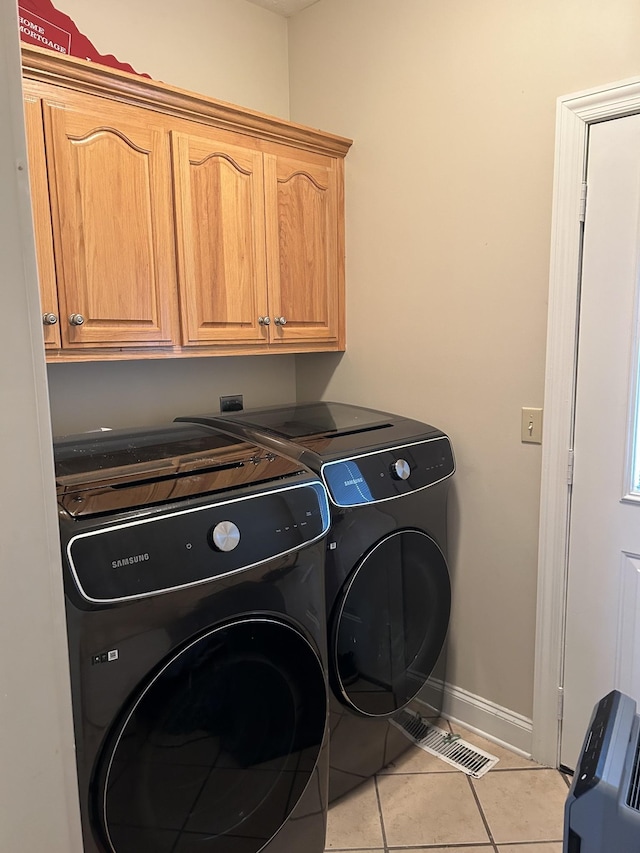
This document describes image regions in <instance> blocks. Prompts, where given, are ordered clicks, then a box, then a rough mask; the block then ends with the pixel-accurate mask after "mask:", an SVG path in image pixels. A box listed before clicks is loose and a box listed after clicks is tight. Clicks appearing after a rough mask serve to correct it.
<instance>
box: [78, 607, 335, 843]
mask: <svg viewBox="0 0 640 853" xmlns="http://www.w3.org/2000/svg"><path fill="white" fill-rule="evenodd" d="M326 718H327V693H326V688H325V679H324V674H323V669H322V664H321V662H320V660H319V658H318V656H317V654H316V652H315V651H314V649H313V648H312V646H311V645H310V644H309V643H308V642H307V640H306V639H305V638H304V637H303V635H302V634H301V633H299V632H298V631H296V630H295V629H293V628H291V627H289V626H288V625H286V624H285V623H282V622H278V621H275V620H270V619H268V618H264V619H260V618H251V619H245V620H239V621H237V622H234V623H231V624H229V625H226V626H223V627H220V628H217V629H214V630H212V631H210V632H208V633H206V634H204V635H203V636H200V637H199V638H198V639H197V640H195V641H194V642H192V643H190V644H189V645H188V646H187V647H186V648H183V649H182V650H181V651H180V652H178V653H177V654H175V655H174V656H173V657H171V659H170V660H169V661H168V662H167V663H165V665H164V666H163V667H162V668H161V669H160V671H159V672H158V673H157V674H156V675H155V676H154V677H153V678H152V679H151V680H150V682H149V683H148V684H147V685H146V686H145V687H144V689H143V690H142V691H141V692H140V693H139V694H138V695H137V697H135V698H134V699H133V701H132V703H131V705H130V706H129V708H128V710H127V711H126V712H125V714H124V716H123V719H122V721H121V723H120V725H119V726H118V727H117V730H116V731H115V732H114V734H113V736H112V738H111V739H110V742H109V745H108V747H107V749H106V750H105V751H104V754H103V759H102V761H101V762H100V766H99V768H98V772H97V774H96V784H95V791H96V799H95V803H94V814H95V816H96V817H97V822H98V823H99V825H100V829H101V833H102V836H103V840H104V841H105V842H106V844H107V849H109V850H112V851H114V853H182V851H184V853H187V852H188V851H194V850H198V851H202V853H256V851H258V850H261V849H262V847H263V846H264V845H265V844H266V842H267V841H268V840H269V839H270V838H272V837H273V835H275V833H276V832H277V831H278V829H279V828H280V827H281V826H282V824H283V823H284V822H285V821H286V819H287V817H288V816H289V814H290V813H291V811H292V810H293V808H294V807H295V805H296V803H297V802H298V800H299V799H300V797H301V795H302V793H303V791H304V789H305V787H306V785H307V782H308V781H309V779H310V777H311V775H312V774H313V772H314V769H315V766H316V762H317V759H318V756H319V753H320V749H321V746H322V741H323V737H324V732H325V725H326Z"/></svg>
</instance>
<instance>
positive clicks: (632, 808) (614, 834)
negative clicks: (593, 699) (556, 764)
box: [562, 690, 640, 853]
mask: <svg viewBox="0 0 640 853" xmlns="http://www.w3.org/2000/svg"><path fill="white" fill-rule="evenodd" d="M562 849H563V851H564V853H639V851H640V717H639V716H638V714H637V713H636V703H635V702H634V701H633V700H632V699H631V698H630V697H629V696H626V695H625V694H624V693H621V692H620V691H619V690H612V691H611V693H608V694H607V695H606V696H605V697H604V698H603V699H601V700H600V701H599V702H598V704H597V705H596V706H595V708H594V710H593V713H592V715H591V720H590V722H589V727H588V729H587V733H586V735H585V739H584V743H583V746H582V750H581V753H580V759H579V761H578V766H577V768H576V771H575V773H574V776H573V782H572V784H571V788H570V790H569V796H568V797H567V801H566V804H565V810H564V843H563V848H562Z"/></svg>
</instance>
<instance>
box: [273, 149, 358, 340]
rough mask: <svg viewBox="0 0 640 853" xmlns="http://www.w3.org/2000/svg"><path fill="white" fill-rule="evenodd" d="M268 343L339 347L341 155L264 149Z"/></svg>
mask: <svg viewBox="0 0 640 853" xmlns="http://www.w3.org/2000/svg"><path fill="white" fill-rule="evenodd" d="M265 198H266V202H265V207H266V228H267V247H268V250H267V270H268V278H269V295H270V301H269V305H270V313H271V323H272V325H271V342H272V343H280V344H298V345H301V344H311V345H313V344H333V345H334V347H335V348H339V347H344V280H343V276H344V273H343V269H344V246H343V238H342V234H343V230H344V229H343V222H342V207H341V205H342V160H338V159H336V158H334V157H324V156H321V155H314V154H312V153H309V154H305V153H303V152H300V153H299V154H297V155H292V154H289V153H287V154H286V155H281V154H278V153H275V154H265Z"/></svg>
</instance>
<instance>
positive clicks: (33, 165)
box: [24, 94, 60, 349]
mask: <svg viewBox="0 0 640 853" xmlns="http://www.w3.org/2000/svg"><path fill="white" fill-rule="evenodd" d="M24 116H25V125H26V131H27V153H28V157H29V180H30V182H31V208H32V211H33V225H34V230H35V241H36V259H37V262H38V280H39V282H40V303H41V307H42V320H43V331H44V343H45V347H46V348H47V349H50V348H58V347H59V346H60V322H59V319H60V316H59V314H60V312H59V310H58V291H57V287H56V267H55V261H54V255H53V235H52V233H51V209H50V207H49V185H48V179H47V162H46V158H45V153H44V131H43V127H42V103H41V101H40V99H39V98H37V97H34V96H31V95H29V94H27V95H25V99H24Z"/></svg>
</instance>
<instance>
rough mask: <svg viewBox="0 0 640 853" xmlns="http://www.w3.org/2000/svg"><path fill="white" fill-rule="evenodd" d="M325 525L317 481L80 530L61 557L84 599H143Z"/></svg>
mask: <svg viewBox="0 0 640 853" xmlns="http://www.w3.org/2000/svg"><path fill="white" fill-rule="evenodd" d="M328 529H329V504H328V500H327V493H326V491H325V488H324V486H323V485H322V483H320V482H319V481H311V482H309V481H307V482H305V483H304V484H296V485H291V486H284V487H282V488H273V489H271V490H269V491H268V492H261V493H259V494H257V495H256V494H253V495H248V496H243V497H239V498H234V499H227V500H221V501H218V502H216V503H210V504H204V505H200V506H196V507H193V506H192V507H190V508H185V509H180V510H176V511H174V512H164V513H158V514H156V515H153V516H152V517H150V518H149V517H146V518H143V519H136V520H134V521H126V522H123V523H121V524H113V525H111V526H105V527H101V528H99V529H96V530H89V531H87V532H83V533H79V534H78V535H76V536H73V537H72V538H71V539H70V540H69V542H68V544H67V549H66V552H67V560H68V562H69V567H70V569H71V573H72V575H73V578H74V580H75V582H76V585H77V587H78V590H79V592H80V594H81V595H82V597H83V598H84V599H85V600H86V601H90V602H93V603H108V602H117V601H124V600H127V599H131V598H142V597H145V596H148V595H154V594H156V593H160V592H167V591H169V590H173V589H179V588H180V587H184V586H191V585H193V584H197V583H203V582H205V581H208V580H211V579H213V578H220V577H223V576H225V575H230V574H233V573H236V572H240V571H242V570H244V569H248V568H250V567H252V566H256V565H259V564H260V563H264V562H266V561H268V560H273V559H276V558H277V557H281V556H284V555H286V554H289V553H291V552H295V551H297V550H299V549H300V548H303V547H304V546H306V545H309V544H311V543H312V542H315V541H317V540H318V539H320V538H322V536H324V535H325V534H326V533H327V531H328Z"/></svg>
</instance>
